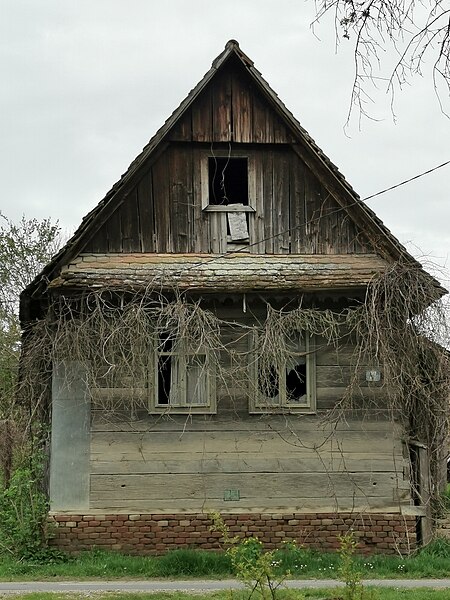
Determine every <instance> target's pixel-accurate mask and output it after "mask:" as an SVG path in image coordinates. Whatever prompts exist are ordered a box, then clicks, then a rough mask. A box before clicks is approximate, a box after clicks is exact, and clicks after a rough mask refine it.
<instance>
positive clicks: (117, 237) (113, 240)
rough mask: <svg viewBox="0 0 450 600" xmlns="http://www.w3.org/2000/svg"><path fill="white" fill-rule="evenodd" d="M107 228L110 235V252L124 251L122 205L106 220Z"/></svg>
mask: <svg viewBox="0 0 450 600" xmlns="http://www.w3.org/2000/svg"><path fill="white" fill-rule="evenodd" d="M106 229H107V235H108V252H122V229H121V224H120V207H119V208H118V209H117V210H116V211H114V212H113V213H112V215H111V216H110V217H109V219H108V221H107V222H106Z"/></svg>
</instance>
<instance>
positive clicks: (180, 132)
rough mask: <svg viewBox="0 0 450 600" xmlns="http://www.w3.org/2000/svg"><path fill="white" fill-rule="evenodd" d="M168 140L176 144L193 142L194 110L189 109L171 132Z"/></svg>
mask: <svg viewBox="0 0 450 600" xmlns="http://www.w3.org/2000/svg"><path fill="white" fill-rule="evenodd" d="M167 139H168V140H171V141H175V142H190V141H191V140H192V110H191V108H188V109H187V110H186V112H185V113H184V115H183V116H182V117H181V119H179V120H178V121H177V122H176V123H175V125H174V126H173V127H172V129H171V130H170V131H169V133H168V136H167Z"/></svg>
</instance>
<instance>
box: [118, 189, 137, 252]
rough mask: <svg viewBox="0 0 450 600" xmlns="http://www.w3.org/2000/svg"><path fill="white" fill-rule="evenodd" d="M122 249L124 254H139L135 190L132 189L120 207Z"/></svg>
mask: <svg viewBox="0 0 450 600" xmlns="http://www.w3.org/2000/svg"><path fill="white" fill-rule="evenodd" d="M120 223H121V230H122V247H123V251H124V252H141V251H142V248H141V240H140V223H139V211H138V200H137V189H136V188H134V189H133V190H132V191H131V192H130V194H129V195H128V197H127V198H126V200H125V202H124V203H123V204H122V206H121V207H120Z"/></svg>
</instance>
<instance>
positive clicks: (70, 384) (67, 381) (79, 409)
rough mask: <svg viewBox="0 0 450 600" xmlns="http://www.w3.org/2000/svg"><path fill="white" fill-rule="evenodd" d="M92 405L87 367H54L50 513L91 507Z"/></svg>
mask: <svg viewBox="0 0 450 600" xmlns="http://www.w3.org/2000/svg"><path fill="white" fill-rule="evenodd" d="M89 459H90V402H89V394H88V388H87V380H86V367H85V366H83V364H82V363H79V362H75V361H64V362H60V363H58V364H56V365H54V367H53V380H52V434H51V451H50V510H51V511H74V512H77V511H81V510H86V509H88V508H89Z"/></svg>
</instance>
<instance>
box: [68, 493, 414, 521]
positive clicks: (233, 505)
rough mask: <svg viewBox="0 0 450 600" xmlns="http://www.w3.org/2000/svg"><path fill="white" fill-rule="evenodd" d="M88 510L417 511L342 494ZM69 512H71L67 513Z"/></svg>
mask: <svg viewBox="0 0 450 600" xmlns="http://www.w3.org/2000/svg"><path fill="white" fill-rule="evenodd" d="M89 510H90V511H92V512H93V513H94V514H95V513H99V512H101V514H105V513H106V514H111V513H112V514H114V513H125V514H129V513H146V514H173V513H203V514H205V515H207V514H209V513H210V512H211V511H216V510H217V511H220V512H221V513H222V514H227V513H228V514H234V513H253V514H254V513H281V514H288V513H295V512H299V513H302V512H305V513H316V512H319V511H320V512H323V513H333V512H349V513H352V514H354V515H355V518H357V517H358V515H359V513H371V512H372V513H379V512H383V513H393V514H396V513H400V514H418V513H419V512H420V511H418V510H417V507H414V506H411V505H410V504H409V501H408V500H400V501H393V500H392V498H390V497H386V498H383V497H379V498H367V497H366V498H359V497H354V496H346V497H342V498H339V499H338V500H337V501H336V500H335V499H332V498H323V497H322V498H306V499H300V500H299V499H298V498H282V499H277V498H271V499H265V502H264V504H263V503H261V502H259V503H256V502H255V501H254V500H250V501H242V500H240V501H238V502H229V501H224V500H203V501H202V502H201V503H199V501H198V500H191V499H189V498H186V499H183V500H169V499H165V500H158V501H152V502H149V501H148V500H133V501H129V500H120V499H118V500H110V501H109V502H108V501H103V500H102V499H100V500H98V499H94V500H92V501H91V503H90V506H89ZM70 514H72V513H70Z"/></svg>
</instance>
